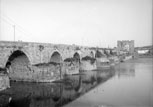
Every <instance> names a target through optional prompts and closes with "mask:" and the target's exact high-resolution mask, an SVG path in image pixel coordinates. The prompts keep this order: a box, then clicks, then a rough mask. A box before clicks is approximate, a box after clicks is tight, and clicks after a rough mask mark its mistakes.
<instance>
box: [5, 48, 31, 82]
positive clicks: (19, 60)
mask: <svg viewBox="0 0 153 107" xmlns="http://www.w3.org/2000/svg"><path fill="white" fill-rule="evenodd" d="M30 65H31V62H30V59H29V56H28V55H27V53H25V52H23V51H21V50H15V51H13V52H12V53H11V54H10V56H9V57H8V60H7V62H6V64H5V67H6V69H7V73H8V74H9V77H10V78H11V80H22V79H24V77H27V76H28V74H27V73H29V71H30V70H31V68H30Z"/></svg>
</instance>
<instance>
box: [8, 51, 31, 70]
mask: <svg viewBox="0 0 153 107" xmlns="http://www.w3.org/2000/svg"><path fill="white" fill-rule="evenodd" d="M16 58H20V59H23V58H25V60H27V61H28V64H30V65H31V59H30V57H29V55H28V54H27V52H24V51H22V50H15V51H13V52H11V54H10V55H9V57H8V58H7V59H6V63H5V67H8V65H10V64H11V62H12V61H13V60H15V59H16Z"/></svg>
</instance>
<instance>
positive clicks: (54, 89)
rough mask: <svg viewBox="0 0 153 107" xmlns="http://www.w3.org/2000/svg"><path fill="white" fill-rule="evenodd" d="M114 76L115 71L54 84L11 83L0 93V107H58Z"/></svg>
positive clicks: (89, 73) (85, 73) (89, 74)
mask: <svg viewBox="0 0 153 107" xmlns="http://www.w3.org/2000/svg"><path fill="white" fill-rule="evenodd" d="M113 75H115V70H114V69H113V68H112V69H110V70H103V71H87V72H82V73H81V74H79V75H72V76H66V77H65V78H64V79H63V80H62V81H59V82H55V83H27V82H11V88H10V89H7V90H4V91H2V92H0V104H1V105H0V107H60V106H63V105H65V104H68V103H70V102H71V101H73V100H75V99H76V98H78V97H80V96H82V95H83V94H85V93H87V92H88V91H89V90H91V89H93V88H95V87H96V86H98V85H99V84H101V83H103V82H105V81H106V80H108V79H109V78H111V77H112V76H113Z"/></svg>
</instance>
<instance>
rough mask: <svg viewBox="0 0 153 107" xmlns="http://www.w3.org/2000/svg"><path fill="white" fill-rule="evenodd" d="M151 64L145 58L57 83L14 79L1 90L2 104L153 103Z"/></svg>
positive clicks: (97, 106) (91, 106)
mask: <svg viewBox="0 0 153 107" xmlns="http://www.w3.org/2000/svg"><path fill="white" fill-rule="evenodd" d="M152 67H153V65H152V59H149V58H143V59H137V60H130V61H127V62H124V63H120V64H118V65H116V66H115V67H112V68H111V69H105V70H101V71H88V72H82V73H81V74H79V75H73V76H67V77H65V78H64V80H62V81H58V82H55V83H26V82H11V88H10V89H7V90H4V91H2V92H0V107H61V106H65V107H114V106H115V107H118V106H125V107H127V106H138V107H139V106H142V107H152V106H153V103H152V101H153V91H152V90H153V73H152Z"/></svg>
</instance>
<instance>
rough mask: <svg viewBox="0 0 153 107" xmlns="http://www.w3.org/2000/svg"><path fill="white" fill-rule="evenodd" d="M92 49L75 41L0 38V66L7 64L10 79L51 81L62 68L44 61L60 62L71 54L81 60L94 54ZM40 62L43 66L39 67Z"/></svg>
mask: <svg viewBox="0 0 153 107" xmlns="http://www.w3.org/2000/svg"><path fill="white" fill-rule="evenodd" d="M95 51H96V50H92V49H90V48H89V47H83V46H76V45H63V44H50V43H32V42H12V41H0V68H1V69H6V68H7V71H8V74H9V77H10V78H11V79H12V80H21V81H38V82H39V81H40V82H43V81H46V78H48V80H49V81H52V80H57V79H59V77H60V76H61V69H62V71H63V69H64V68H63V67H62V68H61V66H59V65H56V66H52V65H51V64H47V63H49V62H54V65H55V63H64V60H65V59H67V58H72V57H75V58H77V59H78V60H79V61H81V58H82V57H85V56H92V57H95ZM42 63H46V66H47V67H46V68H45V67H42V66H41V64H42ZM59 75H60V76H59Z"/></svg>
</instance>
